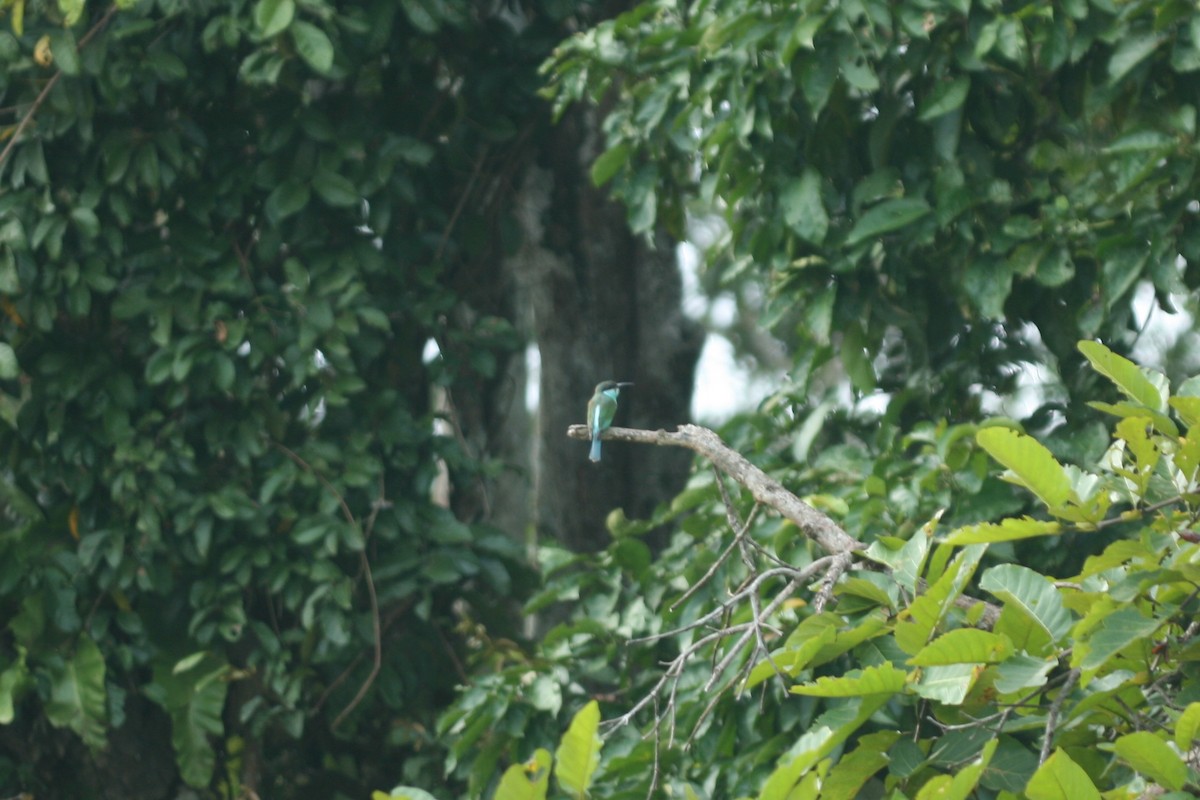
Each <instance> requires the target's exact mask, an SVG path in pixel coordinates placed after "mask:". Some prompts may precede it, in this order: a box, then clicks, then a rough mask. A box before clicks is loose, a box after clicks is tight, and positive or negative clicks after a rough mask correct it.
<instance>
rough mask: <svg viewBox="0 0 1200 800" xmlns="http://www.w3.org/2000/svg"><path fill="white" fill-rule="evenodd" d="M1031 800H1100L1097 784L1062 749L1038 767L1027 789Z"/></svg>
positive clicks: (1026, 792)
mask: <svg viewBox="0 0 1200 800" xmlns="http://www.w3.org/2000/svg"><path fill="white" fill-rule="evenodd" d="M1025 796H1026V797H1028V798H1029V800H1100V792H1099V791H1097V790H1096V784H1094V783H1092V780H1091V778H1089V777H1088V775H1087V773H1086V772H1084V771H1083V767H1081V766H1079V765H1078V764H1076V763H1075V762H1074V761H1072V760H1071V757H1070V756H1068V755H1067V754H1066V752H1065V751H1063V750H1062V749H1056V750H1055V751H1054V752H1053V753H1052V754H1051V755H1050V757H1049V758H1047V759H1046V763H1044V764H1042V766H1040V767H1038V771H1037V772H1035V773H1033V777H1032V778H1030V779H1029V783H1028V785H1026V787H1025Z"/></svg>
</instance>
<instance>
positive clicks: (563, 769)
mask: <svg viewBox="0 0 1200 800" xmlns="http://www.w3.org/2000/svg"><path fill="white" fill-rule="evenodd" d="M599 727H600V704H599V703H597V702H596V701H595V700H592V701H591V702H589V703H588V704H587V705H585V706H584V707H583V708H581V709H579V712H578V713H576V714H575V718H574V719H572V720H571V725H570V727H569V728H567V732H566V733H565V734H563V737H562V741H561V742H560V743H559V745H558V750H557V751H556V752H555V754H554V777H555V778H556V779H557V780H558V785H559V788H561V789H562V790H563V791H564V792H566V793H567V794H569V795H572V796H573V797H578V798H583V797H586V796H587V791H588V786H590V785H591V782H592V776H593V775H594V774H595V773H596V769H597V767H599V766H600V735H599V733H598V732H597V731H598V730H599Z"/></svg>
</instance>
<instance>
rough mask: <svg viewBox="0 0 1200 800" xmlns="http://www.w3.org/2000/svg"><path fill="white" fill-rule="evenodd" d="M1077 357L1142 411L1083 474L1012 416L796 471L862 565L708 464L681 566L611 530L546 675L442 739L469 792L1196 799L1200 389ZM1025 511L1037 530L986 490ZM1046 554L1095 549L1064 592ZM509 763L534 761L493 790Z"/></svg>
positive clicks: (498, 697)
mask: <svg viewBox="0 0 1200 800" xmlns="http://www.w3.org/2000/svg"><path fill="white" fill-rule="evenodd" d="M1080 350H1081V352H1082V353H1083V354H1084V355H1085V356H1086V358H1087V360H1088V361H1089V362H1090V363H1091V365H1092V366H1093V368H1094V369H1095V371H1096V372H1097V374H1099V375H1102V376H1104V377H1105V378H1107V379H1108V380H1109V381H1110V382H1111V385H1112V386H1113V387H1115V388H1116V389H1118V390H1119V392H1120V393H1121V395H1122V398H1123V399H1122V400H1121V401H1120V402H1119V403H1096V404H1095V405H1096V406H1097V408H1099V409H1100V410H1102V411H1105V412H1107V413H1108V414H1110V415H1112V417H1113V418H1115V423H1113V424H1112V425H1111V430H1112V444H1111V446H1110V447H1109V448H1108V449H1107V450H1106V451H1105V452H1104V453H1103V455H1102V456H1101V457H1100V458H1098V459H1096V460H1095V461H1093V462H1089V463H1082V464H1072V465H1065V466H1064V465H1063V464H1062V463H1060V462H1059V461H1058V460H1057V459H1056V458H1055V457H1054V456H1053V455H1052V454H1051V453H1050V451H1049V450H1047V449H1046V448H1045V447H1044V446H1042V445H1041V444H1039V443H1038V442H1037V441H1036V440H1035V439H1033V438H1032V437H1030V436H1028V435H1025V434H1024V433H1022V432H1021V431H1020V429H1019V427H1017V426H1015V425H1013V423H1011V422H1006V421H993V422H991V423H987V424H984V425H954V426H950V425H945V424H942V425H936V426H933V425H922V426H919V427H918V428H917V429H916V430H914V431H912V432H911V433H909V434H908V435H906V436H904V437H903V441H902V442H901V444H902V450H903V452H904V453H905V454H906V458H905V461H906V462H907V463H905V464H901V463H900V461H899V459H898V458H897V452H896V450H895V449H893V448H891V447H890V446H889V445H888V442H887V437H886V435H885V436H884V437H882V438H881V439H880V440H877V441H876V442H874V443H872V444H867V443H860V444H859V445H858V446H847V447H843V448H838V449H837V450H836V451H830V452H828V453H825V454H822V455H821V456H819V457H817V458H816V459H814V462H813V465H812V467H810V468H808V469H803V470H796V469H781V470H779V471H778V472H777V473H776V476H777V477H778V478H779V479H780V480H781V481H783V482H784V483H785V484H786V485H788V486H789V487H792V488H798V487H807V486H821V487H825V488H826V489H827V490H828V492H829V493H828V494H825V495H823V496H812V497H810V498H809V499H810V501H811V502H813V503H816V504H818V505H819V506H820V507H822V508H826V509H829V511H830V513H831V514H832V515H833V516H834V517H835V518H837V519H838V520H839V521H840V522H841V523H842V524H843V525H844V526H845V528H846V530H847V531H848V532H850V533H851V534H853V535H854V536H855V537H856V538H857V539H858V540H859V541H861V542H862V545H861V546H858V547H856V551H857V552H855V553H854V555H853V561H854V563H853V564H852V565H851V566H850V567H849V569H847V570H846V571H844V572H841V571H837V570H835V569H832V568H831V566H830V565H829V563H828V562H829V561H830V559H829V558H828V557H825V558H822V557H823V556H826V554H825V553H823V552H821V551H820V550H819V549H818V548H816V547H815V546H814V545H813V544H812V543H811V542H810V541H809V540H808V539H806V538H805V537H804V536H803V535H802V534H801V532H800V531H799V530H798V529H797V528H796V526H795V525H794V524H792V523H791V522H781V521H780V519H779V518H778V517H777V516H776V515H775V514H774V513H773V512H774V510H775V509H772V508H770V507H767V506H762V505H759V504H756V502H755V501H754V500H753V499H752V498H751V497H750V496H749V493H748V492H744V491H742V492H739V491H737V490H740V489H741V487H736V489H735V491H734V492H733V493H732V494H731V493H730V492H729V491H727V490H726V489H724V488H721V486H719V485H718V483H717V482H716V481H714V479H713V478H712V477H711V475H710V474H709V473H700V474H698V475H697V480H696V482H695V485H694V486H693V487H692V488H691V489H689V490H688V491H687V492H685V493H684V495H682V496H681V497H679V498H678V499H677V500H676V503H675V505H674V507H673V508H672V509H670V510H669V511H667V510H664V516H665V517H668V518H671V519H674V520H676V521H677V522H678V523H679V524H680V526H681V529H682V530H681V532H680V533H679V534H677V536H676V538H675V541H674V543H673V545H672V547H671V548H670V549H669V550H668V551H666V552H665V553H664V554H663V555H662V557H661V558H659V559H657V560H654V561H652V560H651V559H650V557H649V553H648V552H647V551H646V550H645V548H644V547H643V546H641V542H640V541H639V538H638V537H639V535H640V534H642V533H644V532H645V530H647V527H648V526H647V525H646V524H644V523H631V522H629V521H626V520H623V519H621V518H619V517H614V518H613V519H612V520H611V525H612V528H613V532H614V534H615V535H616V536H617V540H616V542H615V543H614V544H613V546H612V547H611V548H610V549H609V550H608V552H607V553H605V554H603V555H602V556H600V557H599V558H598V560H596V561H594V562H591V566H592V569H589V570H583V571H581V570H578V569H571V568H570V567H569V565H568V564H566V563H563V562H559V563H555V564H550V565H548V566H549V567H550V570H551V574H552V578H551V582H550V588H549V589H548V594H547V598H548V597H549V596H551V595H553V596H559V597H564V596H566V597H577V598H580V601H579V611H578V613H577V615H576V617H575V619H574V620H573V621H571V622H570V623H567V624H564V625H562V626H560V627H558V628H556V629H555V630H553V631H552V632H551V633H550V634H549V635H548V636H547V637H546V639H545V640H544V642H543V643H542V647H541V650H540V653H539V657H538V658H537V659H533V660H530V661H525V662H521V663H511V664H500V665H498V664H496V663H495V661H493V663H492V666H493V667H499V668H497V669H495V671H494V673H493V675H492V676H491V677H490V678H488V679H484V680H481V681H479V682H477V683H476V685H475V687H474V688H472V690H470V691H469V692H468V693H467V694H466V695H465V696H464V697H463V698H462V699H460V700H459V701H458V703H457V708H456V709H455V710H453V711H452V712H451V713H450V714H448V715H447V717H446V718H445V720H444V723H443V727H444V729H445V730H446V732H448V733H449V734H450V735H451V736H452V737H453V738H454V740H455V745H454V753H455V757H454V759H453V760H452V761H451V764H452V765H454V764H459V765H460V768H462V767H467V766H470V767H471V768H472V769H471V770H470V771H471V772H472V773H473V777H474V778H475V780H476V785H475V787H476V788H475V791H474V792H473V796H475V795H486V790H487V787H488V786H489V785H491V786H493V787H495V793H494V795H493V796H494V797H495V798H497V800H514V798H545V797H548V796H549V797H560V796H570V797H577V796H582V794H581V793H580V792H581V790H579V789H577V788H574V787H579V786H583V787H586V788H587V790H588V792H589V796H591V797H598V798H617V797H640V796H646V795H647V793H649V794H650V795H653V794H654V793H655V792H656V791H658V792H663V793H669V794H670V796H681V797H759V798H818V797H820V798H854V797H859V796H864V793H865V794H866V795H870V796H887V797H892V798H901V797H919V798H926V797H928V798H932V797H958V798H965V797H970V796H980V797H997V798H1002V797H1030V798H1076V797H1093V798H1098V797H1100V792H1104V793H1105V796H1106V797H1138V796H1147V794H1146V793H1147V792H1149V793H1151V794H1152V795H1153V796H1162V797H1173V798H1183V797H1189V796H1192V794H1191V793H1192V792H1194V791H1195V790H1196V789H1197V788H1198V787H1200V771H1198V770H1197V769H1196V757H1195V753H1196V749H1195V748H1196V745H1197V742H1198V741H1200V683H1198V682H1197V679H1198V677H1200V676H1198V675H1197V673H1196V670H1195V668H1194V662H1195V653H1194V651H1195V647H1196V635H1197V625H1196V623H1195V622H1194V617H1195V612H1196V608H1197V596H1198V594H1200V590H1198V589H1197V586H1198V583H1197V580H1198V576H1197V575H1196V574H1195V563H1194V562H1195V561H1196V559H1197V557H1200V549H1198V548H1200V535H1197V534H1196V532H1195V531H1194V529H1193V528H1194V526H1195V524H1196V519H1197V515H1198V514H1200V509H1197V507H1196V504H1197V502H1198V498H1200V445H1198V440H1197V436H1196V430H1197V428H1198V426H1200V379H1193V380H1189V381H1187V382H1185V383H1184V384H1183V385H1181V386H1179V387H1177V388H1175V389H1174V390H1173V391H1172V389H1171V387H1170V386H1169V384H1168V382H1167V381H1166V380H1165V378H1164V377H1163V376H1162V375H1161V374H1160V373H1156V372H1151V371H1148V370H1142V369H1139V368H1137V367H1136V366H1134V365H1133V364H1132V363H1131V362H1129V361H1127V360H1125V359H1123V358H1121V357H1120V356H1117V355H1115V354H1113V353H1112V352H1111V351H1109V350H1108V349H1107V348H1105V347H1103V346H1102V345H1099V344H1097V343H1093V342H1084V343H1082V344H1081V345H1080ZM992 461H995V462H999V464H1001V465H1002V466H1003V467H1005V468H1007V471H1005V472H1004V473H1003V475H996V474H995V470H994V468H992V467H991V466H990V464H991V463H992ZM863 470H865V471H866V472H868V473H870V474H868V475H867V477H866V478H865V479H864V478H863ZM717 475H718V478H717V481H728V479H727V478H723V477H721V476H720V473H717ZM1012 484H1015V486H1016V487H1017V488H1014V487H1013V486H1012ZM1006 487H1007V489H1006ZM1026 494H1027V496H1031V497H1032V498H1034V499H1035V503H1036V506H1037V509H1038V513H1037V515H1036V516H1035V517H1030V516H1012V515H1007V514H1005V513H1003V512H1002V511H999V510H998V509H1000V508H1003V506H1004V505H1005V504H1004V503H1003V502H1000V503H997V502H996V500H995V499H993V500H991V501H988V500H987V497H989V496H990V497H992V498H1000V497H1003V496H1005V495H1008V496H1009V500H1008V504H1009V508H1014V507H1016V506H1015V505H1013V502H1014V501H1016V505H1019V498H1018V496H1021V495H1026ZM875 498H879V499H881V500H882V499H883V498H887V499H888V500H889V501H890V502H889V505H891V506H892V508H893V509H898V508H899V507H901V506H902V505H903V504H904V503H905V498H908V499H909V500H911V501H913V502H914V503H915V505H913V506H912V507H911V508H910V509H909V511H910V513H909V514H906V515H905V516H906V517H907V518H908V519H910V520H922V519H926V520H930V521H929V522H928V523H927V524H925V525H916V526H914V525H902V526H900V527H896V528H891V529H881V528H880V526H879V525H878V523H877V522H876V521H874V520H871V519H869V518H868V517H864V516H863V515H861V514H856V513H855V507H856V506H862V505H870V504H871V503H872V502H873V500H874V499H875ZM989 509H990V510H989ZM939 519H940V524H939ZM1113 532H1116V535H1112V534H1113ZM1024 539H1048V540H1051V541H1053V542H1054V544H1055V546H1057V547H1060V548H1061V547H1066V548H1074V549H1077V550H1082V551H1084V552H1092V553H1094V555H1091V556H1090V557H1088V558H1086V559H1085V560H1082V562H1081V564H1080V566H1079V568H1078V570H1077V571H1075V572H1073V573H1062V574H1059V575H1058V576H1055V575H1048V574H1044V573H1043V572H1042V571H1041V570H1039V569H1035V568H1031V566H1022V565H1020V564H1017V563H1012V562H1011V560H1010V558H1009V557H1008V556H1009V554H1010V553H1011V551H1010V550H1009V549H1008V547H1009V545H1010V544H1011V543H1012V542H1014V541H1018V540H1024ZM739 543H740V545H739ZM731 551H732V553H733V555H732V556H731V555H730V554H731ZM822 562H825V563H822ZM576 566H577V564H576ZM797 575H802V576H805V580H804V582H803V586H801V587H796V586H794V585H789V582H790V581H792V580H793V579H795V578H796V576H797ZM797 588H799V589H800V591H799V593H798V596H793V592H794V591H795V590H796V589H797ZM822 595H825V598H823V597H822ZM826 600H831V601H832V602H831V603H830V604H829V605H823V603H825V602H826ZM987 604H990V605H987ZM755 618H758V619H759V620H760V621H761V635H762V637H763V638H762V639H759V640H758V641H757V643H756V641H755V639H754V638H752V634H751V631H752V628H751V627H750V626H751V625H752V623H751V622H750V621H751V620H753V619H755ZM490 653H491V657H492V659H493V660H494V659H497V658H498V657H499V653H498V652H497V651H496V650H495V649H492V650H491V651H490ZM565 673H569V676H570V680H569V681H566V682H565V683H566V685H565V692H566V697H564V696H563V695H562V694H561V693H560V691H559V690H558V688H557V687H558V686H559V685H560V684H562V683H564V680H563V679H564V678H566V677H567V676H566V674H565ZM589 696H590V697H591V698H599V700H600V703H601V705H600V706H599V708H597V707H595V703H594V702H593V703H592V704H591V705H586V704H585V705H584V707H583V708H582V710H581V711H580V712H579V713H578V714H577V715H576V717H575V719H574V722H573V723H572V724H571V725H570V727H569V728H565V723H564V728H565V730H566V732H565V733H564V734H563V736H562V741H561V744H559V745H558V748H559V749H558V751H557V752H556V753H555V754H554V756H553V757H551V753H550V749H551V748H552V747H553V745H554V743H555V742H556V741H557V734H547V732H546V730H545V723H546V720H547V719H548V718H549V716H550V715H553V714H556V713H558V711H559V709H560V708H561V707H563V706H566V707H568V708H572V709H573V708H578V707H579V706H580V704H582V703H583V701H584V700H585V699H586V698H587V697H589ZM600 709H604V713H603V716H604V717H607V718H608V720H607V721H606V722H601V713H600ZM531 715H532V716H533V717H534V718H536V719H537V720H538V722H536V723H535V724H531V723H530V717H531ZM481 720H486V724H480V721H481ZM601 734H605V736H604V737H603V738H602V736H601ZM538 746H540V747H541V749H540V750H537V751H536V752H535V748H537V747H538ZM581 750H582V751H583V752H584V753H586V754H588V757H587V758H583V759H582V760H581V757H580V756H579V755H578V752H579V751H581ZM601 751H603V755H601ZM497 753H503V754H506V755H507V756H508V758H509V759H511V760H513V761H516V760H519V759H525V758H528V759H530V760H529V762H528V763H517V764H514V765H513V766H512V767H510V768H509V769H508V770H507V771H506V772H505V773H504V774H503V777H502V780H500V782H499V783H498V784H497V783H495V781H496V780H497V779H500V777H501V776H500V771H499V770H498V769H497V767H496V764H495V762H496V755H497ZM552 771H553V773H554V775H555V776H556V778H555V780H556V781H557V782H556V783H555V782H552V781H551V780H550V776H551V773H552ZM552 788H557V789H558V793H554V792H552V791H550V790H551V789H552ZM393 796H397V797H404V796H406V795H405V793H404V792H403V791H397V792H395V793H394V794H393Z"/></svg>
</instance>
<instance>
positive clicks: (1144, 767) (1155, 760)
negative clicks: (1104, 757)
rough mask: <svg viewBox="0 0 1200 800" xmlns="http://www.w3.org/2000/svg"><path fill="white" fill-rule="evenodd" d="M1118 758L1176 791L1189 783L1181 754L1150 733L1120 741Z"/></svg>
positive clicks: (1130, 736) (1117, 751) (1126, 736)
mask: <svg viewBox="0 0 1200 800" xmlns="http://www.w3.org/2000/svg"><path fill="white" fill-rule="evenodd" d="M1113 749H1114V750H1115V751H1116V754H1117V756H1118V757H1119V758H1121V759H1122V760H1123V761H1125V762H1126V763H1127V764H1129V766H1131V767H1133V768H1134V769H1135V770H1137V771H1138V772H1140V773H1142V774H1143V775H1145V776H1146V777H1148V778H1150V779H1151V780H1153V781H1154V782H1155V783H1161V784H1162V785H1163V786H1166V787H1167V788H1168V789H1170V790H1172V791H1176V792H1177V791H1179V790H1180V789H1182V788H1183V785H1184V784H1185V783H1186V782H1187V778H1188V768H1187V764H1185V763H1183V759H1182V758H1180V757H1179V754H1178V753H1176V752H1175V751H1174V750H1172V749H1171V748H1170V746H1169V745H1168V744H1167V743H1166V742H1165V741H1163V740H1162V739H1160V738H1158V737H1157V736H1155V735H1154V734H1153V733H1150V732H1149V731H1136V732H1135V733H1130V734H1126V735H1125V736H1122V737H1121V738H1120V739H1117V741H1116V743H1115V744H1114V748H1113Z"/></svg>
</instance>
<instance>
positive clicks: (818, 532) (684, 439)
mask: <svg viewBox="0 0 1200 800" xmlns="http://www.w3.org/2000/svg"><path fill="white" fill-rule="evenodd" d="M567 436H569V437H571V438H572V439H579V440H581V441H586V440H588V439H590V438H591V433H590V432H589V431H588V428H587V426H586V425H572V426H570V427H569V428H568V429H567ZM600 438H602V439H612V440H614V441H618V442H633V443H635V444H651V445H657V446H659V447H686V448H687V449H689V450H692V451H693V452H695V453H698V454H699V455H701V456H703V457H704V458H706V459H708V460H709V461H710V462H712V464H713V466H714V467H715V468H716V469H717V470H719V471H720V472H723V473H724V474H726V475H728V476H729V477H731V478H733V480H735V481H737V483H738V484H740V485H741V486H742V487H743V488H745V489H746V490H747V491H748V492H750V494H751V496H752V497H754V499H755V500H757V501H758V502H759V503H761V504H762V505H765V506H769V507H771V508H773V509H775V511H776V512H778V513H779V515H780V516H782V517H783V518H784V519H787V520H790V521H791V522H793V523H795V524H796V527H797V528H799V529H800V531H801V532H802V533H804V535H805V536H807V537H808V538H810V539H812V540H813V541H814V542H815V543H816V544H817V546H818V547H820V548H821V549H822V550H824V551H825V552H826V553H829V554H830V555H832V556H842V555H846V556H852V554H854V553H857V552H861V551H862V550H863V549H864V548H863V545H862V543H861V542H859V541H858V540H857V539H855V538H854V537H853V536H851V535H850V534H848V533H846V531H845V530H843V529H842V527H841V526H840V525H838V524H837V523H836V522H834V521H833V520H832V519H831V518H829V517H828V516H826V515H825V514H822V513H821V512H820V511H818V510H817V509H815V508H813V507H812V506H810V505H809V504H808V503H805V502H804V501H803V500H801V499H800V498H799V497H797V496H796V495H795V494H793V493H792V492H790V491H788V490H787V489H786V488H785V487H784V486H783V484H781V483H780V482H779V481H777V480H775V479H774V478H772V477H771V476H770V475H768V474H767V473H765V472H763V471H762V470H761V469H759V468H758V467H756V466H754V465H753V464H751V463H750V462H749V461H748V460H747V459H746V457H745V456H743V455H742V454H741V453H739V452H737V451H736V450H734V449H733V448H731V447H729V446H728V445H727V444H725V442H723V441H721V437H719V436H717V434H716V433H714V432H713V431H710V430H709V429H708V428H702V427H700V426H699V425H680V426H679V427H678V429H676V430H675V431H674V432H671V431H666V430H662V429H659V430H656V431H648V430H640V429H637V428H609V429H607V430H605V431H603V432H602V433H601V434H600ZM735 532H736V529H735ZM838 566H839V567H840V572H838V573H837V574H836V575H834V578H833V581H831V582H830V584H829V588H830V590H831V591H832V585H833V582H835V581H836V579H837V578H838V577H840V574H841V572H844V571H845V570H846V569H848V568H849V566H850V562H849V561H846V562H844V564H843V563H842V562H839V565H838ZM826 599H828V598H826ZM955 604H956V605H957V606H958V607H959V608H962V609H964V610H969V609H972V608H974V607H975V606H978V605H980V604H982V605H983V613H982V614H981V615H980V617H979V622H978V623H977V624H978V626H979V627H981V628H988V629H990V628H991V627H993V626H994V625H995V624H996V620H997V619H999V618H1000V609H999V608H997V607H996V606H994V605H992V604H991V603H986V602H984V601H983V600H978V599H975V598H973V597H966V596H961V597H958V598H957V599H956V600H955Z"/></svg>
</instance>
